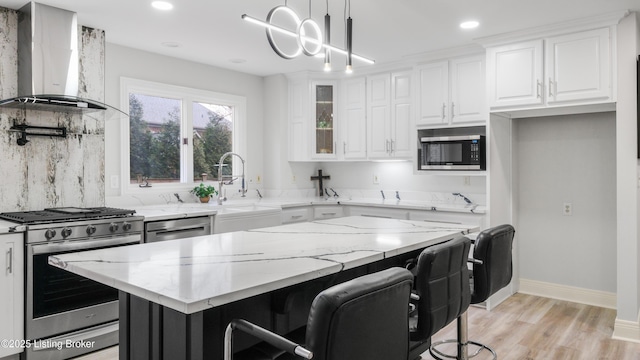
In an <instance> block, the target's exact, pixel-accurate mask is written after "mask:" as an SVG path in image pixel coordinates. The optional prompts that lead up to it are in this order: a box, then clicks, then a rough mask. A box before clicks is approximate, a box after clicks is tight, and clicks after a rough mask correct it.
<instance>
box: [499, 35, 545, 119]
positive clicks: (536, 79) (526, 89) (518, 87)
mask: <svg viewBox="0 0 640 360" xmlns="http://www.w3.org/2000/svg"><path fill="white" fill-rule="evenodd" d="M487 64H488V66H487V71H488V80H487V81H488V88H489V101H490V103H489V106H491V107H498V106H518V105H540V104H542V96H543V94H542V93H543V84H542V82H543V72H542V40H536V41H527V42H522V43H517V44H512V45H506V46H500V47H494V48H489V49H487Z"/></svg>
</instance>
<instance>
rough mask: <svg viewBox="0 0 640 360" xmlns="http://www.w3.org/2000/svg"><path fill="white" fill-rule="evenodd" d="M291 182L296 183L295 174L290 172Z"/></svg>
mask: <svg viewBox="0 0 640 360" xmlns="http://www.w3.org/2000/svg"><path fill="white" fill-rule="evenodd" d="M291 183H292V184H295V183H296V175H295V174H291Z"/></svg>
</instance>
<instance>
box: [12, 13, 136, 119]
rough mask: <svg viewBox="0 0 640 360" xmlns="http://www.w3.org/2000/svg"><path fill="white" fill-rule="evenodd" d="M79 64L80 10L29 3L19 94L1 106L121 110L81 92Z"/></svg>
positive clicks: (21, 21)
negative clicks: (81, 94) (82, 94)
mask: <svg viewBox="0 0 640 360" xmlns="http://www.w3.org/2000/svg"><path fill="white" fill-rule="evenodd" d="M78 67H79V49H78V20H77V15H76V13H74V12H71V11H67V10H63V9H59V8H55V7H52V6H48V5H44V4H39V3H36V2H30V3H28V4H26V5H24V6H23V7H22V8H21V9H20V10H19V14H18V96H17V97H15V98H11V99H4V100H0V106H2V107H17V108H26V109H33V110H45V111H60V112H82V113H84V112H91V111H104V110H116V111H117V112H120V110H118V109H115V108H113V107H111V106H108V105H106V104H104V103H102V102H100V101H95V100H90V99H85V98H82V97H80V96H79V95H78V94H79V92H78V89H79V69H78ZM125 115H126V114H125Z"/></svg>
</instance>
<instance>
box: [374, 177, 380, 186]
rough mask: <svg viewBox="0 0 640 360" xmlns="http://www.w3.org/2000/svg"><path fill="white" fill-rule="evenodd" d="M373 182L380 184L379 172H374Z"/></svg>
mask: <svg viewBox="0 0 640 360" xmlns="http://www.w3.org/2000/svg"><path fill="white" fill-rule="evenodd" d="M373 183H374V184H375V185H377V184H380V177H379V176H378V174H373Z"/></svg>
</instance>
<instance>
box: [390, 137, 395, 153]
mask: <svg viewBox="0 0 640 360" xmlns="http://www.w3.org/2000/svg"><path fill="white" fill-rule="evenodd" d="M394 145H395V140H391V151H390V152H389V154H393V152H394V151H395V149H394Z"/></svg>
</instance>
